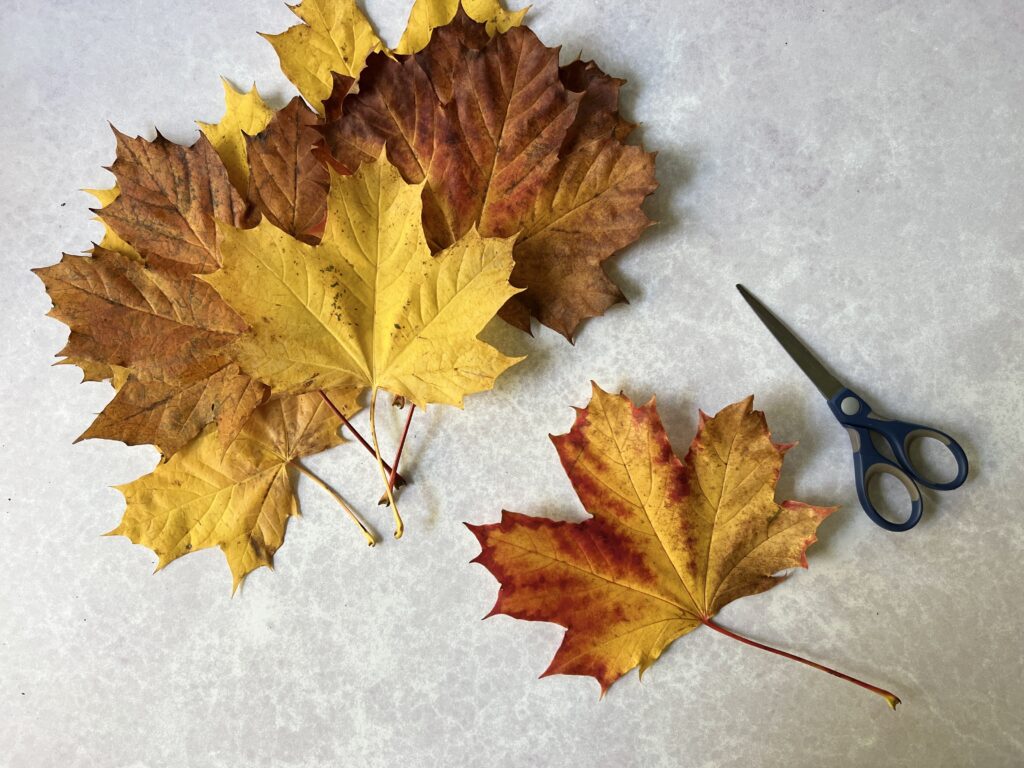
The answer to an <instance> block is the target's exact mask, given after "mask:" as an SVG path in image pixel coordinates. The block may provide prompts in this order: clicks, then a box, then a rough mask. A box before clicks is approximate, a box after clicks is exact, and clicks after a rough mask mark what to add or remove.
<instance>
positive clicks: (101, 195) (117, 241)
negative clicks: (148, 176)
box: [82, 186, 142, 261]
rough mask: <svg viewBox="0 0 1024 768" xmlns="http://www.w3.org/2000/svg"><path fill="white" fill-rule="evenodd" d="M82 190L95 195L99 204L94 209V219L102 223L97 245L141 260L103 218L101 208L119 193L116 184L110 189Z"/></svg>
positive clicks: (113, 199) (112, 200) (137, 253)
mask: <svg viewBox="0 0 1024 768" xmlns="http://www.w3.org/2000/svg"><path fill="white" fill-rule="evenodd" d="M82 191H83V192H88V193H89V194H90V195H92V196H93V197H95V198H96V199H97V200H98V201H99V204H100V210H98V211H96V213H97V214H98V215H97V216H96V221H98V222H100V224H102V225H103V239H102V240H101V241H100V245H99V247H100V248H102V249H103V250H105V251H116V252H117V253H120V254H123V255H125V256H129V257H131V258H133V259H136V260H138V261H142V256H140V255H139V252H138V251H136V250H135V249H134V248H133V247H132V246H131V245H129V244H128V243H127V242H126V241H125V240H124V239H123V238H122V237H121V236H120V235H119V234H117V232H115V231H114V230H113V229H111V228H110V225H109V224H107V222H105V221H104V220H103V215H102V214H103V209H104V208H106V207H107V206H108V205H110V204H111V203H112V202H114V201H115V200H116V199H117V196H118V195H120V194H121V190H119V189H118V188H117V187H116V186H115V187H111V188H110V189H85V190H82Z"/></svg>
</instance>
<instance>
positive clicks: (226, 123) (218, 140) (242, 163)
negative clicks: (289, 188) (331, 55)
mask: <svg viewBox="0 0 1024 768" xmlns="http://www.w3.org/2000/svg"><path fill="white" fill-rule="evenodd" d="M221 82H222V84H223V85H224V117H222V118H221V119H220V122H219V123H203V122H199V121H197V123H198V125H199V129H200V130H201V131H202V132H203V134H204V135H205V136H206V138H207V139H208V140H209V142H210V144H212V145H213V148H214V149H215V150H216V151H217V154H218V155H219V156H220V159H221V162H223V163H224V167H225V168H226V169H227V172H228V178H230V179H231V183H232V184H233V185H234V187H235V189H236V190H238V192H239V193H241V194H243V195H244V194H247V193H248V190H249V163H248V161H247V159H246V152H245V139H246V137H247V136H255V135H256V134H258V133H259V132H260V131H262V130H263V129H264V128H266V127H267V124H268V123H269V122H270V119H271V118H272V117H273V116H274V110H272V109H271V108H270V107H268V106H267V105H266V103H265V102H264V101H263V99H262V98H261V97H260V92H259V91H258V90H256V84H255V83H253V86H252V88H250V89H249V91H248V92H247V93H242V92H241V91H236V90H235V88H234V86H233V85H231V83H229V82H228V81H227V80H226V79H224V78H222V79H221Z"/></svg>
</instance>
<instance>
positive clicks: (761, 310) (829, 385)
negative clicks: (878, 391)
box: [736, 284, 845, 400]
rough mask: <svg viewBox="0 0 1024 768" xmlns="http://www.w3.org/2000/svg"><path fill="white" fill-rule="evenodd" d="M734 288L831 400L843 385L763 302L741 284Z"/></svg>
mask: <svg viewBox="0 0 1024 768" xmlns="http://www.w3.org/2000/svg"><path fill="white" fill-rule="evenodd" d="M736 290H738V291H739V292H740V295H741V296H742V297H743V298H744V299H746V301H747V304H749V305H750V308H751V309H752V310H754V314H755V315H757V316H758V317H759V318H760V319H761V322H762V323H764V324H765V327H766V328H767V329H768V330H769V331H771V334H772V336H774V337H775V338H776V339H777V340H778V342H779V344H781V345H782V348H783V349H784V350H786V352H788V353H789V356H790V357H792V358H793V360H794V362H796V364H797V365H799V366H800V369H801V370H802V371H803V372H804V373H806V374H807V378H809V379H810V380H811V381H812V382H814V386H816V387H817V388H818V391H819V392H821V394H823V395H824V396H825V399H826V400H831V399H832V398H833V397H835V396H836V395H837V394H839V392H840V391H841V390H843V389H845V387H844V386H843V384H841V383H840V382H839V380H838V379H837V378H836V377H835V376H833V375H832V374H831V373H829V372H828V371H827V370H826V369H825V366H824V365H822V364H821V362H820V361H819V360H818V358H816V357H815V356H814V355H813V353H812V352H811V350H809V349H808V348H807V347H805V346H804V345H803V343H802V342H800V341H799V340H798V339H797V337H796V336H794V335H793V333H792V331H790V330H789V329H788V328H787V327H786V326H784V325H783V324H782V321H781V320H779V318H777V317H776V316H775V315H773V314H772V312H771V310H769V309H768V307H766V306H765V305H764V304H762V303H761V302H760V301H758V300H757V298H755V297H754V295H753V294H752V293H751V292H750V291H748V290H747V289H746V288H744V287H743V286H742V285H738V284H737V286H736Z"/></svg>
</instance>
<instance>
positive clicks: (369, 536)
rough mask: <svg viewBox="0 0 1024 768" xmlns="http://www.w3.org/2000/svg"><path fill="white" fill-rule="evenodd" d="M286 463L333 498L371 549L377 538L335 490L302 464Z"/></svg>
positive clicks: (294, 460) (293, 460)
mask: <svg viewBox="0 0 1024 768" xmlns="http://www.w3.org/2000/svg"><path fill="white" fill-rule="evenodd" d="M288 463H289V464H291V465H292V466H293V467H295V468H296V469H297V470H299V472H301V473H302V474H304V475H305V476H306V477H308V478H309V479H310V480H312V481H313V482H314V483H316V484H317V485H319V486H320V487H321V488H323V489H324V490H325V491H327V493H328V494H330V496H331V498H333V499H334V500H335V501H336V502H338V504H340V505H341V508H342V509H344V510H345V513H346V514H347V515H348V516H349V517H350V518H351V519H352V522H353V523H355V524H356V525H358V526H359V530H360V531H362V533H363V536H365V537H366V540H367V542H369V544H370V546H371V547H372V546H373V545H374V544H376V543H377V538H376V537H375V536H374V535H373V534H372V533H371V532H370V529H369V528H367V527H366V526H365V525H364V524H363V521H362V520H360V519H359V517H358V515H356V513H355V512H354V511H353V510H352V507H350V506H349V505H348V503H346V501H345V500H344V499H343V498H341V494H339V493H338V492H337V491H336V490H334V489H333V488H331V486H329V485H328V484H327V483H325V482H324V481H323V480H321V479H320V478H319V477H318V476H317V475H315V474H314V473H313V472H312V471H310V470H308V469H306V467H304V466H302V464H300V463H299V462H298V461H297V460H296V459H292V460H291V461H289V462H288Z"/></svg>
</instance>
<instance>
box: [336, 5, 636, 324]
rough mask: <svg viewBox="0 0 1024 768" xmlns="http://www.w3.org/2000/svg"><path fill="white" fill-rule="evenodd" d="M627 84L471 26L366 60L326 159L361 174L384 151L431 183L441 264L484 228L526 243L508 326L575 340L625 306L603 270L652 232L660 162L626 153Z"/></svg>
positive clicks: (432, 233) (432, 234) (461, 20)
mask: <svg viewBox="0 0 1024 768" xmlns="http://www.w3.org/2000/svg"><path fill="white" fill-rule="evenodd" d="M622 82H623V81H621V80H617V79H615V78H611V77H609V76H607V75H605V74H604V73H603V72H601V71H600V69H598V68H597V66H596V65H594V64H593V63H592V62H574V63H572V64H570V65H568V66H566V67H561V68H560V67H559V66H558V51H557V49H553V48H547V47H545V46H544V45H543V44H542V43H541V42H540V41H539V40H538V39H537V38H536V36H535V35H534V34H533V33H532V32H531V31H530V30H529V29H527V28H525V27H515V28H512V29H509V30H508V31H507V32H506V33H504V34H497V35H495V36H494V37H493V39H488V35H487V32H486V29H485V28H484V25H482V24H479V23H476V22H474V21H472V20H471V19H469V18H468V17H467V16H466V15H465V14H463V13H461V12H460V13H458V14H456V16H455V18H454V20H453V21H452V23H451V24H450V25H448V26H446V27H441V28H438V29H436V30H434V31H433V34H432V36H431V38H430V43H429V44H428V45H427V46H426V47H425V48H423V50H422V51H420V52H419V53H416V54H415V55H411V56H404V57H399V58H398V59H397V60H395V59H391V58H389V57H387V56H384V55H383V54H374V55H373V56H370V57H369V58H368V59H367V66H366V69H365V70H364V71H363V72H362V74H361V75H360V80H359V91H358V93H355V94H350V95H348V96H347V97H346V98H345V99H344V101H343V103H342V104H340V105H339V104H336V102H337V101H340V97H339V96H335V97H332V100H331V102H332V106H334V108H333V109H332V119H331V120H329V121H328V123H327V125H326V126H325V129H324V142H325V149H326V151H328V152H329V153H330V155H331V156H332V157H333V159H334V163H335V166H336V167H337V168H339V169H349V170H351V169H354V168H357V167H358V166H359V165H360V164H361V163H363V162H367V161H368V160H370V159H372V158H375V157H376V156H377V155H378V154H379V152H380V150H381V147H386V150H387V154H388V158H389V159H390V160H391V161H392V162H393V163H394V164H395V165H396V166H397V167H398V169H399V170H400V171H401V173H402V175H403V177H404V178H405V179H406V180H407V181H409V182H412V183H419V182H425V183H426V187H425V190H424V228H425V230H426V233H427V240H428V242H429V244H430V246H431V248H432V249H434V250H439V249H441V248H444V247H446V246H447V245H449V244H450V243H451V242H454V241H455V240H457V239H458V238H459V237H461V236H462V235H463V234H465V233H466V232H467V231H469V229H470V228H471V227H474V226H475V227H477V228H478V229H479V231H480V233H481V234H482V235H484V236H486V237H492V236H494V237H508V236H511V235H515V234H517V233H519V237H520V240H521V242H520V243H518V244H517V247H516V251H515V253H514V257H515V261H516V269H515V271H514V272H513V275H512V283H513V285H516V286H520V287H523V288H525V291H524V293H523V294H522V295H521V296H520V297H518V299H517V300H515V301H513V302H512V303H511V304H510V306H508V307H506V309H505V310H504V311H503V313H502V316H503V317H504V318H505V319H506V320H508V321H509V322H512V323H513V324H515V325H517V326H518V327H520V328H524V329H528V328H529V316H530V315H533V316H535V317H537V318H538V319H539V320H540V321H541V322H542V323H544V324H545V325H549V326H550V327H552V328H554V329H555V330H557V331H558V332H560V333H562V334H563V335H565V336H566V337H567V338H570V339H571V338H572V336H573V334H574V333H575V331H576V329H577V328H578V326H579V324H580V323H581V322H582V321H583V320H584V319H586V318H588V317H593V316H595V315H599V314H601V313H603V312H604V310H605V309H607V308H608V307H609V306H610V305H611V304H613V303H615V302H616V301H621V300H622V294H621V292H620V291H619V289H618V288H617V287H616V286H615V285H614V284H612V283H611V281H610V280H609V279H608V277H607V276H606V274H605V272H604V270H603V268H602V263H603V262H604V261H605V260H606V259H607V258H608V257H609V256H611V255H612V254H613V253H615V252H616V251H617V250H619V249H621V248H622V247H624V246H626V245H628V244H629V243H631V242H632V241H633V240H635V239H636V237H638V236H639V234H640V233H641V232H642V231H643V230H644V229H645V228H646V227H647V226H648V224H649V220H648V218H647V217H646V216H645V215H644V213H643V211H642V209H641V205H642V202H643V200H644V198H645V197H646V196H647V195H649V194H650V193H651V192H653V190H654V189H655V188H656V182H655V181H654V157H653V155H650V154H648V153H646V152H644V151H643V150H642V149H640V148H638V147H630V146H627V145H625V144H623V141H624V139H625V138H626V137H627V136H628V135H629V133H630V131H631V129H632V125H631V124H630V123H628V122H626V121H625V120H623V119H622V118H621V116H620V115H619V112H618V93H619V88H620V87H621V85H622Z"/></svg>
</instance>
